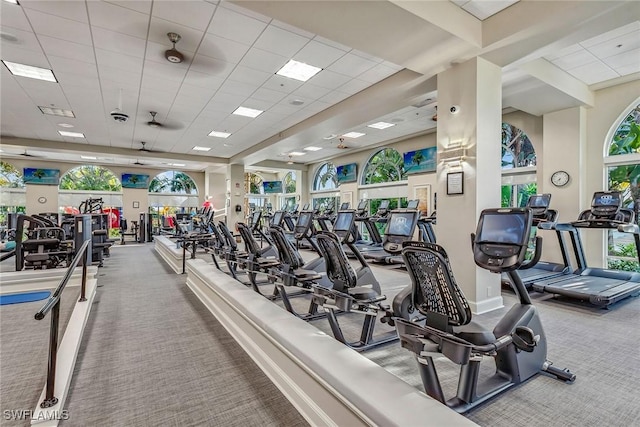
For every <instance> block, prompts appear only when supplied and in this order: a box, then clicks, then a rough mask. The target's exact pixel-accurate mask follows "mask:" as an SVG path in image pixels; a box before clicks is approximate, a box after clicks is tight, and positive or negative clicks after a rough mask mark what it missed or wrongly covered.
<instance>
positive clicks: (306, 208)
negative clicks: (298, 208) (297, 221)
mask: <svg viewBox="0 0 640 427" xmlns="http://www.w3.org/2000/svg"><path fill="white" fill-rule="evenodd" d="M302 210H303V211H308V210H309V203H305V204H304V206H302Z"/></svg>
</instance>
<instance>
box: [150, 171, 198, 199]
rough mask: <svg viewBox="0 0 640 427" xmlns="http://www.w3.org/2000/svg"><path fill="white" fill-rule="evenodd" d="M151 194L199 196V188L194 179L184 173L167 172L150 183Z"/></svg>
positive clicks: (160, 174)
mask: <svg viewBox="0 0 640 427" xmlns="http://www.w3.org/2000/svg"><path fill="white" fill-rule="evenodd" d="M149 193H172V194H190V195H197V194H198V188H197V187H196V183H195V182H193V179H191V177H190V176H189V175H187V174H186V173H184V172H179V171H165V172H162V173H159V174H158V175H156V176H155V178H153V179H152V180H151V183H149Z"/></svg>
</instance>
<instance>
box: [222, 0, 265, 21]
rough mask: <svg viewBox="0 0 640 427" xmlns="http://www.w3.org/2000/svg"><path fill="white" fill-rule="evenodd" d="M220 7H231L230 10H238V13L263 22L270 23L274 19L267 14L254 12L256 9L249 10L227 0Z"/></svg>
mask: <svg viewBox="0 0 640 427" xmlns="http://www.w3.org/2000/svg"><path fill="white" fill-rule="evenodd" d="M220 7H222V8H225V9H229V10H233V11H234V12H238V13H241V14H243V15H247V16H249V17H251V18H254V19H257V20H259V21H262V22H266V23H269V22H271V21H272V19H271V18H269V17H268V16H265V15H263V14H261V13H257V12H254V11H252V10H249V9H245V8H244V7H242V6H238V5H236V4H234V3H229V2H226V1H225V2H222V3H220Z"/></svg>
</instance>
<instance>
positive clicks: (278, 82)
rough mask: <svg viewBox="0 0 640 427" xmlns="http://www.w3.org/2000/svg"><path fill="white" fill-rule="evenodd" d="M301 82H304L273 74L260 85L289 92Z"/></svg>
mask: <svg viewBox="0 0 640 427" xmlns="http://www.w3.org/2000/svg"><path fill="white" fill-rule="evenodd" d="M321 73H322V72H321ZM303 84H304V83H303V82H301V81H299V80H294V79H289V78H287V77H282V76H278V75H273V76H271V77H270V78H269V80H267V81H266V82H265V83H264V84H263V85H262V87H263V88H265V89H271V90H277V91H278V92H284V93H291V92H293V91H294V90H296V89H298V88H299V87H300V86H302V85H303Z"/></svg>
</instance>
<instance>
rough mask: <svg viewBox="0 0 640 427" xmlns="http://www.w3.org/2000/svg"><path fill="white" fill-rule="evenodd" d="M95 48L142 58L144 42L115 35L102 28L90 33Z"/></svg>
mask: <svg viewBox="0 0 640 427" xmlns="http://www.w3.org/2000/svg"><path fill="white" fill-rule="evenodd" d="M92 34H93V42H94V45H95V47H97V48H100V49H104V50H108V51H111V52H117V53H122V54H124V55H131V56H142V55H143V54H144V49H145V45H146V42H145V40H144V39H142V38H138V37H133V36H129V35H127V34H122V33H116V32H115V31H109V30H105V29H104V28H98V27H96V28H94V29H93V31H92Z"/></svg>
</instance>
